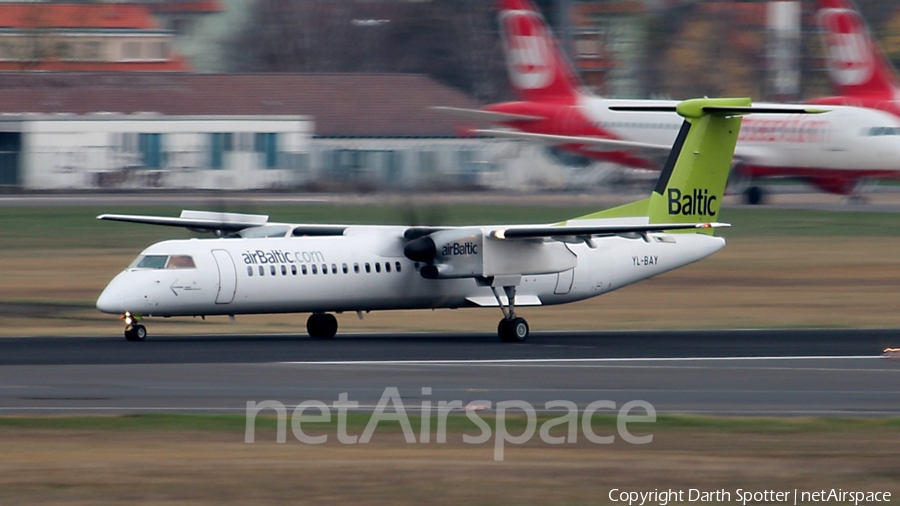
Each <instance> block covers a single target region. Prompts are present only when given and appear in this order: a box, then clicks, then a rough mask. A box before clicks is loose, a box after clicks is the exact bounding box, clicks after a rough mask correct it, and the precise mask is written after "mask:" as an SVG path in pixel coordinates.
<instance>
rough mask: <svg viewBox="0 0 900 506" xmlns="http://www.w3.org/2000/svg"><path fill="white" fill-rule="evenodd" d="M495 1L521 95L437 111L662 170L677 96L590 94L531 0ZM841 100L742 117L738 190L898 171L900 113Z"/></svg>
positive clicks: (752, 194)
mask: <svg viewBox="0 0 900 506" xmlns="http://www.w3.org/2000/svg"><path fill="white" fill-rule="evenodd" d="M830 1H837V0H830ZM499 5H500V14H499V17H500V20H499V22H500V28H501V31H502V36H503V44H504V52H505V54H506V60H507V67H508V71H509V76H510V81H511V82H512V85H513V87H514V88H515V90H516V92H517V94H518V95H519V97H520V98H521V100H520V101H516V102H504V103H499V104H491V105H487V106H485V107H483V108H481V109H474V110H473V109H459V108H448V107H439V108H438V109H441V110H443V111H445V112H447V113H448V114H452V115H454V116H456V117H459V118H464V119H469V120H479V121H488V122H493V123H496V124H498V125H500V126H503V127H505V129H470V131H471V132H472V133H476V134H482V135H488V136H495V137H509V138H515V139H524V140H531V141H536V142H542V143H544V144H548V145H552V146H555V147H559V148H561V149H564V150H567V151H570V152H573V153H576V154H579V155H581V156H584V157H587V158H590V159H595V160H604V161H609V162H614V163H618V164H622V165H625V166H629V167H639V168H651V169H656V168H659V167H660V162H659V158H660V157H661V156H665V153H667V152H668V150H669V147H670V146H671V145H672V142H673V141H674V140H675V136H676V134H677V133H678V129H679V127H680V125H681V120H680V118H678V116H676V115H675V114H672V113H671V112H669V111H671V110H672V107H674V106H675V105H676V104H677V102H676V101H669V100H626V99H610V98H603V97H597V96H595V95H593V94H591V93H590V92H589V91H587V90H584V89H583V88H582V86H581V84H580V82H579V80H578V77H577V75H576V73H575V71H574V70H573V69H572V67H571V65H569V63H568V61H567V60H566V58H565V57H564V55H563V53H562V52H561V51H560V50H559V48H558V47H557V43H556V40H555V39H554V38H553V35H552V33H551V32H550V28H549V27H548V26H547V24H546V22H545V21H544V19H543V17H542V16H541V15H540V13H539V12H538V11H537V10H536V9H535V8H534V6H533V5H532V4H531V2H529V1H528V0H500V2H499ZM816 103H818V102H816ZM757 105H759V106H761V105H762V104H757ZM842 105H854V104H853V103H848V104H836V103H834V102H832V103H830V105H824V103H823V105H822V106H821V109H825V110H829V111H831V112H830V113H829V114H826V115H824V116H812V117H811V116H804V115H796V116H794V115H790V116H784V115H782V114H759V115H754V116H753V117H749V118H746V119H745V120H744V125H743V128H742V129H741V137H740V138H739V140H738V145H737V148H736V149H735V156H734V160H733V164H734V168H733V169H732V172H733V174H732V181H731V183H732V185H733V186H732V187H731V190H732V191H735V192H743V193H744V195H745V197H746V200H747V201H748V202H749V203H751V204H758V203H761V202H762V200H763V198H764V190H763V189H762V188H761V187H759V186H757V185H756V184H755V182H754V181H756V180H758V179H761V178H769V177H777V178H794V179H799V180H803V181H806V182H808V183H811V184H812V185H814V186H816V187H818V188H820V189H822V190H824V191H827V192H831V193H837V194H841V195H850V194H852V193H853V192H854V191H855V190H856V189H857V187H859V186H860V183H861V181H864V180H871V179H875V178H898V177H900V142H897V139H898V137H897V135H900V118H898V117H896V116H894V115H891V114H888V113H886V112H883V111H878V110H874V109H866V108H859V107H844V106H842ZM629 106H639V107H641V108H644V109H642V111H645V110H647V109H646V108H650V109H652V108H653V107H658V110H659V112H657V113H647V112H636V111H635V110H634V109H630V108H629ZM623 107H624V109H623ZM768 107H770V108H778V107H804V106H797V105H785V104H770V105H768ZM872 132H896V133H894V134H893V136H885V135H883V134H882V135H872V134H871V133H872Z"/></svg>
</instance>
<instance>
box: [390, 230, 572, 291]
mask: <svg viewBox="0 0 900 506" xmlns="http://www.w3.org/2000/svg"><path fill="white" fill-rule="evenodd" d="M403 253H404V255H406V257H407V258H409V259H410V260H413V261H416V262H422V263H425V264H428V265H426V266H424V267H422V268H421V269H420V271H419V272H420V273H421V274H422V277H424V278H427V279H449V278H475V277H491V276H504V275H507V276H508V275H523V276H525V275H537V274H552V273H555V272H562V271H566V270H569V269H572V268H574V267H575V264H576V263H577V257H576V256H575V254H574V253H572V252H571V251H570V250H569V249H568V248H567V247H566V246H565V245H564V244H562V243H560V242H557V241H550V242H544V241H543V240H540V239H537V240H502V239H493V238H489V237H487V238H486V237H485V234H484V231H483V230H481V229H478V228H466V229H450V230H440V231H437V232H433V233H431V234H429V235H427V236H425V237H420V238H418V239H415V240H413V241H410V242H409V243H407V245H406V247H405V248H404V250H403Z"/></svg>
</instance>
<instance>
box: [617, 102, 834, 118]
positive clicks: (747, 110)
mask: <svg viewBox="0 0 900 506" xmlns="http://www.w3.org/2000/svg"><path fill="white" fill-rule="evenodd" d="M679 106H680V104H679ZM679 106H674V105H613V106H610V107H609V110H610V111H619V112H678V109H677V108H678V107H679ZM701 110H702V111H703V112H704V113H707V114H721V115H726V116H738V115H742V114H821V113H823V112H828V111H827V110H825V109H816V108H812V107H778V106H775V107H770V106H766V107H757V106H717V105H707V106H704V107H702V108H701Z"/></svg>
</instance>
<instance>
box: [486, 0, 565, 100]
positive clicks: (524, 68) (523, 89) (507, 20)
mask: <svg viewBox="0 0 900 506" xmlns="http://www.w3.org/2000/svg"><path fill="white" fill-rule="evenodd" d="M500 30H501V32H502V37H503V51H504V53H505V54H506V65H507V68H508V70H509V78H510V80H511V81H512V84H513V87H514V88H515V89H516V92H517V93H518V94H519V96H520V97H521V98H522V100H527V101H531V102H555V103H566V104H572V103H574V102H575V99H576V98H577V96H578V88H579V87H580V84H579V81H578V78H577V77H576V74H575V72H574V71H573V70H572V67H571V65H569V62H568V60H567V59H566V57H565V56H564V55H563V53H562V51H560V49H559V47H558V45H557V43H556V39H554V38H553V34H552V33H551V32H550V28H549V27H548V26H547V23H546V22H545V21H544V18H543V17H542V16H541V14H540V13H539V12H538V11H537V9H535V8H534V6H533V5H532V4H531V2H529V1H528V0H500Z"/></svg>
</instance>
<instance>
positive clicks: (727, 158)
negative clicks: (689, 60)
mask: <svg viewBox="0 0 900 506" xmlns="http://www.w3.org/2000/svg"><path fill="white" fill-rule="evenodd" d="M749 106H750V99H749V98H726V99H710V98H703V99H695V100H687V101H685V102H682V103H680V104H678V107H677V111H678V114H680V115H682V116H684V124H683V125H682V126H681V131H680V132H679V133H678V138H677V139H676V140H675V145H674V146H673V147H672V151H671V152H670V153H669V158H668V160H666V164H665V166H664V168H663V171H662V173H661V174H660V176H659V180H658V181H657V183H656V188H654V189H653V193H652V194H651V195H650V202H649V205H648V207H647V216H648V217H649V218H650V223H702V222H707V221H717V219H718V217H719V210H720V208H721V207H722V196H723V195H724V194H725V183H726V182H727V181H728V172H729V170H730V169H731V160H732V159H733V158H734V147H735V145H736V144H737V139H738V133H739V132H740V129H741V116H739V115H735V113H734V112H731V111H730V110H729V109H728V108H729V107H749ZM717 107H719V108H722V109H721V110H715V109H714V108H717ZM708 233H712V230H709V231H708Z"/></svg>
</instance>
